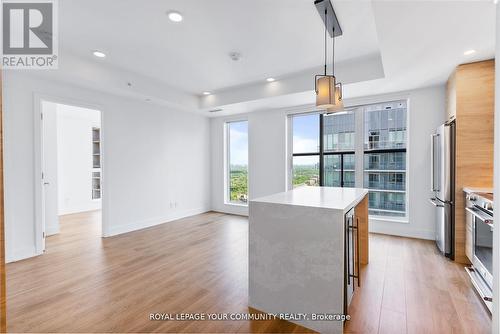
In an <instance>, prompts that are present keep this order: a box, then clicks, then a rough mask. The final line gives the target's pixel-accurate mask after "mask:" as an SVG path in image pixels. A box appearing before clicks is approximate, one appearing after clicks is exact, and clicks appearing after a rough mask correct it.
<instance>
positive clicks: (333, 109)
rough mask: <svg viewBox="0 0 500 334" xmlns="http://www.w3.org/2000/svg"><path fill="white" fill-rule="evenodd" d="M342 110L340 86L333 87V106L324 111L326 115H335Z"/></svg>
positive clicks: (342, 102)
mask: <svg viewBox="0 0 500 334" xmlns="http://www.w3.org/2000/svg"><path fill="white" fill-rule="evenodd" d="M343 110H344V100H343V99H342V85H341V84H338V85H336V86H335V104H334V105H333V106H332V107H329V108H328V109H326V111H327V112H328V113H336V112H339V111H343Z"/></svg>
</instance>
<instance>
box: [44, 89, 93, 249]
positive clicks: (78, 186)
mask: <svg viewBox="0 0 500 334" xmlns="http://www.w3.org/2000/svg"><path fill="white" fill-rule="evenodd" d="M38 105H39V112H40V118H39V120H40V124H39V125H40V126H39V136H38V137H39V145H38V147H39V149H40V152H39V154H38V159H37V160H38V167H39V168H38V170H39V171H40V179H39V181H40V182H39V188H38V190H39V191H37V194H38V196H37V197H38V199H37V203H38V205H37V206H38V210H37V253H38V254H42V253H43V252H45V250H46V248H47V247H49V248H50V244H51V243H50V241H53V244H54V245H57V244H60V243H61V241H64V240H66V239H67V240H71V239H72V238H73V237H74V236H75V234H80V233H85V234H86V235H87V236H90V237H94V238H95V237H100V236H102V234H103V228H102V195H103V194H102V187H101V185H102V174H103V173H102V167H103V166H102V160H103V159H102V127H101V111H100V110H98V109H97V108H90V107H87V106H82V105H75V104H70V103H66V102H60V101H58V102H56V101H53V100H51V99H44V98H41V99H39V104H38ZM46 241H47V242H46Z"/></svg>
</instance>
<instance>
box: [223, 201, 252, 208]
mask: <svg viewBox="0 0 500 334" xmlns="http://www.w3.org/2000/svg"><path fill="white" fill-rule="evenodd" d="M224 204H225V205H230V206H236V207H240V208H248V204H239V203H231V202H226V203H224Z"/></svg>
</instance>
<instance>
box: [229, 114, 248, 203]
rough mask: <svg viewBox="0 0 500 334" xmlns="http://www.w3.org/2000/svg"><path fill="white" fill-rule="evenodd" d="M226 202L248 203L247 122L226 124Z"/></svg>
mask: <svg viewBox="0 0 500 334" xmlns="http://www.w3.org/2000/svg"><path fill="white" fill-rule="evenodd" d="M226 151H227V167H226V170H227V173H226V185H227V186H226V202H228V203H231V204H241V205H246V204H247V202H248V121H237V122H227V123H226Z"/></svg>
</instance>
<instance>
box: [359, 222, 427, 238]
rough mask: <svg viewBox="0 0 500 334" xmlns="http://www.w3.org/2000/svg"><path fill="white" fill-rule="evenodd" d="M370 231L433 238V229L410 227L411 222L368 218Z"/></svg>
mask: <svg viewBox="0 0 500 334" xmlns="http://www.w3.org/2000/svg"><path fill="white" fill-rule="evenodd" d="M369 230H370V232H373V233H380V234H388V235H395V236H399V237H408V238H416V239H426V240H435V236H434V231H433V230H423V229H415V228H412V225H411V223H397V222H383V221H377V220H370V225H369Z"/></svg>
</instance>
